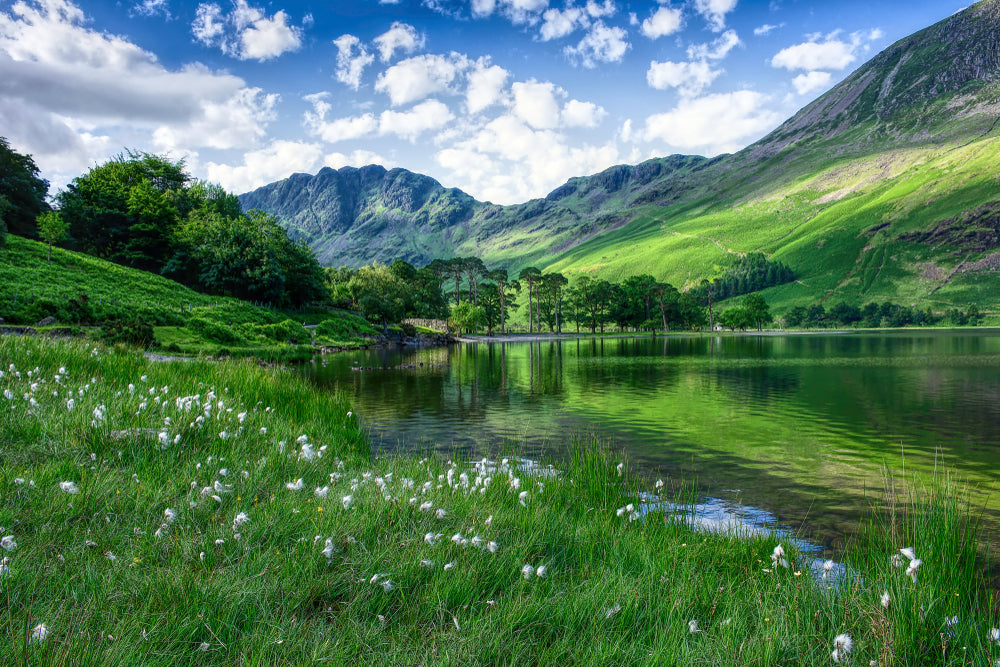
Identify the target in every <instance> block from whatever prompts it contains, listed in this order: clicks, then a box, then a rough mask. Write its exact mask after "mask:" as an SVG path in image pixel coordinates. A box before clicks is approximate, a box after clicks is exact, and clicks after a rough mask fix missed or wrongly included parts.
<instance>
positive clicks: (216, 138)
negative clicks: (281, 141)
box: [0, 0, 278, 184]
mask: <svg viewBox="0 0 1000 667" xmlns="http://www.w3.org/2000/svg"><path fill="white" fill-rule="evenodd" d="M277 102H278V96H277V95H273V94H267V93H265V92H264V91H263V90H261V89H259V88H249V87H247V86H246V84H245V82H244V81H243V80H242V79H240V78H239V77H236V76H233V75H231V74H226V73H219V72H213V71H210V70H209V69H208V68H206V67H205V66H203V65H199V64H191V65H186V66H184V67H181V68H179V69H173V70H172V69H168V68H166V67H164V65H163V64H162V63H160V62H159V61H158V59H157V58H156V56H154V55H153V54H151V53H149V52H148V51H145V50H143V49H141V48H140V47H138V46H136V45H135V44H133V43H132V42H130V41H128V40H127V39H126V38H124V37H121V36H116V35H110V34H107V33H102V32H97V31H95V30H92V29H90V28H89V27H88V19H87V17H86V16H85V15H84V13H83V12H82V11H81V10H80V9H79V8H78V7H76V6H75V5H73V4H72V3H70V2H67V1H66V0H46V1H45V2H31V1H30V0H28V1H25V2H19V3H16V4H15V5H14V6H13V7H12V8H11V11H10V13H4V12H0V120H2V122H0V125H2V126H3V128H4V134H5V136H7V137H8V138H9V139H10V140H11V141H12V142H13V143H14V144H15V145H16V146H18V148H19V149H20V150H25V151H28V152H31V153H32V154H33V155H34V156H35V159H36V161H37V162H38V164H39V166H40V167H41V168H42V169H45V170H54V172H55V173H52V172H48V171H47V173H46V176H47V177H48V178H50V180H52V181H53V182H54V183H56V184H59V183H62V182H64V180H68V179H64V178H63V176H62V174H61V173H60V172H61V171H62V170H64V169H65V170H72V171H75V172H76V173H79V171H81V170H82V169H85V168H86V167H87V166H89V165H91V164H93V163H94V161H95V160H98V159H103V158H106V157H110V155H113V154H114V153H115V152H117V151H120V150H121V146H123V145H128V146H134V147H137V148H143V147H145V146H148V145H149V144H150V143H151V142H155V146H156V147H157V148H159V149H162V150H173V149H176V148H178V147H179V145H180V144H181V143H182V142H183V144H184V146H185V148H186V149H187V150H189V151H194V150H196V149H198V148H199V147H218V148H248V147H251V146H253V145H254V144H255V143H256V142H257V141H258V140H259V139H260V138H261V137H262V136H263V135H264V133H265V130H266V126H267V124H268V123H269V122H271V121H272V120H273V119H274V117H275V108H276V104H277ZM74 175H75V174H74Z"/></svg>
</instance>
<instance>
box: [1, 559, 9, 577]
mask: <svg viewBox="0 0 1000 667" xmlns="http://www.w3.org/2000/svg"><path fill="white" fill-rule="evenodd" d="M9 563H10V559H9V558H7V557H6V556H4V557H3V560H0V577H3V576H4V575H5V574H7V570H8V565H9Z"/></svg>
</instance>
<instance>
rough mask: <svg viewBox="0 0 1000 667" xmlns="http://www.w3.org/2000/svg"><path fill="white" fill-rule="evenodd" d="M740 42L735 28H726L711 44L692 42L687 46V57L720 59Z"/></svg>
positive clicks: (692, 58) (693, 58)
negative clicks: (692, 43)
mask: <svg viewBox="0 0 1000 667" xmlns="http://www.w3.org/2000/svg"><path fill="white" fill-rule="evenodd" d="M741 43H742V42H740V37H739V35H737V34H736V31H735V30H727V31H725V32H724V33H722V34H721V35H719V37H718V38H716V39H715V40H714V41H713V42H712V43H711V44H694V45H692V46H690V47H688V50H687V53H688V58H690V59H691V60H722V59H723V58H725V57H726V56H727V55H729V52H730V51H732V50H733V49H734V48H736V47H737V46H739V45H740V44H741Z"/></svg>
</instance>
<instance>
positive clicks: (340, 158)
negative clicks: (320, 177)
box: [323, 149, 398, 169]
mask: <svg viewBox="0 0 1000 667" xmlns="http://www.w3.org/2000/svg"><path fill="white" fill-rule="evenodd" d="M370 164H378V165H381V166H383V167H385V168H386V169H391V168H393V167H396V166H398V165H397V164H396V163H395V161H394V160H392V159H391V158H387V157H384V156H382V155H379V154H378V153H374V152H372V151H366V150H363V149H358V150H356V151H351V153H350V154H348V155H345V154H343V153H330V154H329V155H327V156H326V157H325V158H323V166H324V167H330V168H331V169H340V168H341V167H366V166H368V165H370Z"/></svg>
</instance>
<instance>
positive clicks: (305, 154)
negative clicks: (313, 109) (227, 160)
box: [206, 139, 323, 192]
mask: <svg viewBox="0 0 1000 667" xmlns="http://www.w3.org/2000/svg"><path fill="white" fill-rule="evenodd" d="M321 157H323V151H322V150H321V149H320V147H319V146H318V145H316V144H312V143H308V142H302V141H284V140H280V139H279V140H275V141H272V142H271V143H270V145H268V146H266V147H265V148H262V149H260V150H256V151H250V152H248V153H246V154H244V155H243V162H242V164H238V165H228V164H219V163H216V162H209V163H208V164H207V165H206V171H207V172H208V178H209V180H210V181H212V182H215V183H218V184H219V185H221V186H222V187H223V188H225V189H226V190H229V191H230V192H248V191H250V190H253V189H254V188H259V187H260V186H262V185H266V184H267V183H271V182H273V181H276V180H278V179H282V178H287V177H288V175H289V174H292V173H295V172H312V171H315V170H316V167H317V165H318V164H319V161H320V158H321Z"/></svg>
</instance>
